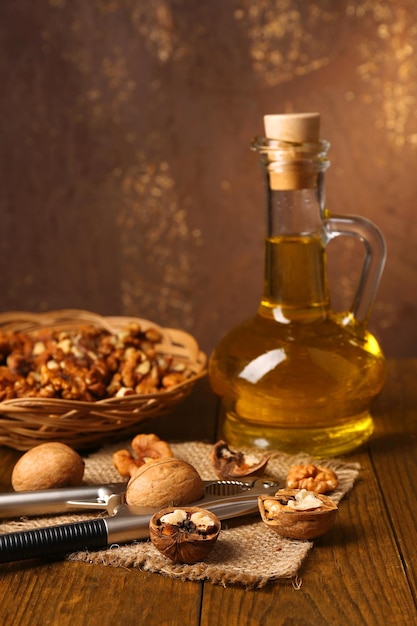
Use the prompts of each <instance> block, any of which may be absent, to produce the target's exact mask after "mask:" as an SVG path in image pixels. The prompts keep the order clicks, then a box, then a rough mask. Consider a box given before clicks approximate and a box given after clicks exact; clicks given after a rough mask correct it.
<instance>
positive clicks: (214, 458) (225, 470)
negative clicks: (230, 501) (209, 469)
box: [211, 441, 269, 480]
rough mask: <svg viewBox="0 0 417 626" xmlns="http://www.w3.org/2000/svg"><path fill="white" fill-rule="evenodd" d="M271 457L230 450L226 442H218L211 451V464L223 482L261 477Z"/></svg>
mask: <svg viewBox="0 0 417 626" xmlns="http://www.w3.org/2000/svg"><path fill="white" fill-rule="evenodd" d="M268 461H269V456H268V455H264V456H263V457H262V458H259V457H258V456H255V455H252V454H244V453H243V452H240V451H238V452H235V451H233V450H230V448H229V447H228V445H227V443H226V442H225V441H218V442H217V443H215V444H214V446H213V448H212V451H211V462H212V465H213V467H214V470H215V472H216V474H217V476H218V477H219V478H220V479H221V480H230V479H232V480H233V479H235V478H244V477H246V476H260V475H261V474H263V473H264V471H265V468H266V466H267V463H268Z"/></svg>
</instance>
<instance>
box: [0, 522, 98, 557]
mask: <svg viewBox="0 0 417 626" xmlns="http://www.w3.org/2000/svg"><path fill="white" fill-rule="evenodd" d="M106 546H107V524H106V522H105V521H104V519H94V520H89V521H85V522H78V523H74V524H61V525H59V526H48V527H46V528H36V529H33V530H25V531H20V532H15V533H8V534H5V535H0V563H10V562H12V561H22V560H24V559H32V558H37V557H44V556H52V555H59V556H62V555H65V554H67V553H68V552H75V551H77V550H85V549H87V548H89V549H94V548H96V549H98V548H104V547H106Z"/></svg>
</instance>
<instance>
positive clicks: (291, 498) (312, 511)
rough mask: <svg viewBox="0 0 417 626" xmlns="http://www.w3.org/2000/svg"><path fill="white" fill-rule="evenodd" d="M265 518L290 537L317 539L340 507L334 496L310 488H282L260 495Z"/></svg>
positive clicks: (259, 502) (263, 518)
mask: <svg viewBox="0 0 417 626" xmlns="http://www.w3.org/2000/svg"><path fill="white" fill-rule="evenodd" d="M258 507H259V512H260V514H261V517H262V520H263V521H264V522H265V524H267V526H269V527H270V528H272V529H273V530H275V531H276V532H277V533H279V534H280V535H281V536H282V537H288V538H289V539H315V538H316V537H320V536H321V535H324V534H325V533H326V532H327V531H328V530H330V528H331V527H332V526H333V523H334V521H335V518H336V514H337V511H338V508H337V504H336V503H335V502H333V500H332V499H331V498H329V497H328V496H325V495H323V494H320V493H314V492H312V491H307V489H280V490H279V491H277V492H276V494H275V496H266V495H265V496H259V498H258Z"/></svg>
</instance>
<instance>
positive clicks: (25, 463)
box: [12, 441, 84, 491]
mask: <svg viewBox="0 0 417 626" xmlns="http://www.w3.org/2000/svg"><path fill="white" fill-rule="evenodd" d="M83 476H84V461H83V460H82V458H81V457H80V455H79V454H78V453H77V452H76V451H75V450H73V448H71V447H70V446H67V445H66V444H65V443H60V442H57V441H56V442H55V441H54V442H48V443H41V444H39V445H38V446H35V447H34V448H31V450H28V452H25V454H24V455H23V456H21V457H20V459H19V460H18V461H17V463H16V465H15V466H14V468H13V472H12V486H13V489H14V490H15V491H37V490H38V489H53V488H56V487H72V486H76V485H79V484H80V483H81V482H82V479H83Z"/></svg>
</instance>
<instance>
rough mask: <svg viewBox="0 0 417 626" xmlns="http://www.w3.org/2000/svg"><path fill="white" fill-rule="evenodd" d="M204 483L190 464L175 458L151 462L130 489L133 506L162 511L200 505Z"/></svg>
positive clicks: (134, 478) (140, 470)
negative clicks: (163, 509) (196, 503)
mask: <svg viewBox="0 0 417 626" xmlns="http://www.w3.org/2000/svg"><path fill="white" fill-rule="evenodd" d="M203 493H204V483H203V481H202V479H201V477H200V475H199V473H198V472H197V470H196V469H195V467H193V466H192V465H191V464H190V463H186V462H185V461H181V460H180V459H175V458H169V457H165V458H161V459H157V460H155V461H150V462H149V463H146V464H145V465H142V466H141V467H139V468H138V469H137V471H136V472H135V473H134V474H133V476H132V477H131V479H130V480H129V482H128V484H127V488H126V502H127V504H130V505H136V506H146V507H153V508H158V507H160V508H162V507H168V506H181V505H184V504H190V503H191V502H197V501H198V500H200V499H201V498H202V497H203Z"/></svg>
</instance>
